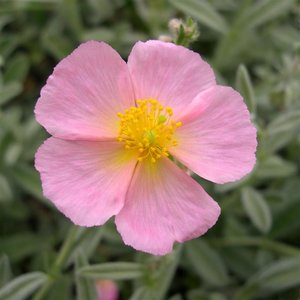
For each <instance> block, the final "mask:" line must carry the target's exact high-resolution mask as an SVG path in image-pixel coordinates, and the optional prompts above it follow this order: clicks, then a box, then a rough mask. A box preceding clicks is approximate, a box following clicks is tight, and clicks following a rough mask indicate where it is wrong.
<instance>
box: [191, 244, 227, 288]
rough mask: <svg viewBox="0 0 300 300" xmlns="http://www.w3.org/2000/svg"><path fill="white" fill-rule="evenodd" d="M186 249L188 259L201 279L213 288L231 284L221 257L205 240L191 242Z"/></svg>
mask: <svg viewBox="0 0 300 300" xmlns="http://www.w3.org/2000/svg"><path fill="white" fill-rule="evenodd" d="M185 249H186V253H187V257H188V259H189V260H190V262H191V264H192V266H193V268H194V270H195V271H196V273H197V274H198V275H199V276H200V277H201V279H203V280H205V281H206V282H207V283H209V284H211V285H213V286H225V285H227V284H228V283H229V282H230V279H229V276H228V273H227V270H226V267H225V264H224V262H223V260H222V258H221V256H220V255H219V254H218V253H217V252H216V251H215V250H214V249H213V248H211V247H210V246H209V245H208V244H207V243H206V242H205V241H204V240H194V241H191V242H189V243H187V245H186V248H185Z"/></svg>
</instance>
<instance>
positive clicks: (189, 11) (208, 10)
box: [169, 0, 228, 33]
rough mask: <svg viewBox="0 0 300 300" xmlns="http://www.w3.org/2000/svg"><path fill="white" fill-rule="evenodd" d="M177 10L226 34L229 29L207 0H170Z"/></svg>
mask: <svg viewBox="0 0 300 300" xmlns="http://www.w3.org/2000/svg"><path fill="white" fill-rule="evenodd" d="M169 1H170V3H171V4H172V5H173V6H175V7H176V8H177V9H179V10H181V11H183V12H184V13H185V14H186V15H188V16H191V17H193V18H195V20H197V21H199V22H200V23H202V24H204V25H206V26H207V27H209V28H211V29H213V30H215V31H217V32H220V33H225V32H226V31H227V29H228V25H227V23H226V20H225V19H223V17H222V15H220V14H219V13H218V12H217V11H216V10H215V8H214V7H213V6H212V5H211V4H210V3H209V2H207V1H206V0H202V1H198V0H185V1H182V0H169Z"/></svg>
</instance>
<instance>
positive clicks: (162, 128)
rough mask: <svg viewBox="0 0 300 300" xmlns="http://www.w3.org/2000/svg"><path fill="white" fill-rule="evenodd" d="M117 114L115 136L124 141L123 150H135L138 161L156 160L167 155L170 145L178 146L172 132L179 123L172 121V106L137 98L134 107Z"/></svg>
mask: <svg viewBox="0 0 300 300" xmlns="http://www.w3.org/2000/svg"><path fill="white" fill-rule="evenodd" d="M117 115H118V117H119V118H120V130H119V135H118V138H117V139H118V141H119V142H121V143H124V144H125V149H128V150H133V151H136V152H137V153H138V160H139V161H142V160H145V159H149V160H150V161H151V162H153V163H155V162H156V161H157V160H158V159H159V158H161V157H162V156H166V157H167V156H169V152H168V150H169V148H170V147H173V146H176V145H177V141H176V139H175V138H174V132H175V129H176V128H178V127H180V126H181V125H182V123H181V122H175V121H174V120H171V117H172V115H173V111H172V109H171V108H170V107H166V108H164V107H163V106H162V105H161V104H160V103H159V102H158V101H157V100H154V99H146V100H137V106H132V107H130V108H129V109H126V110H125V112H124V113H118V114H117Z"/></svg>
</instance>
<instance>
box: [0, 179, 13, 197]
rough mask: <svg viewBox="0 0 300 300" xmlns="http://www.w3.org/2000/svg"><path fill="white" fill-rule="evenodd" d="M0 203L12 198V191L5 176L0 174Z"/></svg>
mask: <svg viewBox="0 0 300 300" xmlns="http://www.w3.org/2000/svg"><path fill="white" fill-rule="evenodd" d="M0 191H1V193H0V203H1V202H7V201H9V200H11V199H12V197H13V192H12V189H11V187H10V184H9V182H8V180H7V178H6V177H4V176H3V175H2V174H0Z"/></svg>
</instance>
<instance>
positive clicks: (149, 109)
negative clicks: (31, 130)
mask: <svg viewBox="0 0 300 300" xmlns="http://www.w3.org/2000/svg"><path fill="white" fill-rule="evenodd" d="M35 113H36V118H37V120H38V122H39V123H40V124H42V125H43V126H44V127H45V128H46V129H47V131H48V132H49V133H50V134H52V135H53V137H50V138H49V139H48V140H46V141H45V142H44V144H43V145H42V146H41V147H40V148H39V150H38V152H37V154H36V168H37V169H38V171H39V172H40V174H41V179H42V185H43V191H44V195H45V196H46V197H47V198H49V199H50V200H51V201H52V202H53V203H54V204H55V205H56V207H57V208H58V209H59V210H60V211H61V212H63V213H64V214H65V215H66V216H67V217H68V218H70V219H71V220H72V221H73V222H74V223H75V224H77V225H81V226H95V225H102V224H104V223H105V222H106V221H107V220H108V219H109V218H111V217H112V216H116V217H115V222H116V225H117V229H118V231H119V232H120V234H121V236H122V238H123V240H124V242H125V243H126V244H127V245H130V246H132V247H134V248H135V249H138V250H141V251H145V252H149V253H152V254H156V255H164V254H166V253H168V252H170V251H171V250H172V247H173V244H174V242H183V241H186V240H189V239H192V238H195V237H198V236H200V235H202V234H204V233H205V232H206V231H207V230H208V229H209V228H211V227H212V226H213V225H214V224H215V223H216V221H217V219H218V217H219V214H220V208H219V206H218V204H217V203H216V202H215V201H214V200H213V199H212V198H211V197H210V196H209V195H208V194H207V193H206V192H205V191H204V190H203V189H202V187H201V186H200V185H199V184H198V183H196V182H195V181H194V180H193V179H192V178H191V177H190V176H188V175H187V174H186V173H185V172H184V171H183V170H182V169H180V168H179V167H178V166H177V165H176V164H175V163H174V159H173V158H175V159H176V160H178V161H179V162H181V163H182V164H183V165H185V166H186V167H187V168H188V169H190V170H192V171H193V172H195V173H197V174H198V175H200V176H202V177H204V178H206V179H208V180H211V181H213V182H216V183H225V182H229V181H234V180H237V179H240V178H241V177H243V176H244V175H246V174H247V173H249V172H250V171H251V170H252V168H253V166H254V164H255V150H256V130H255V128H254V126H253V125H252V124H251V122H250V116H249V112H248V110H247V108H246V105H245V104H244V102H243V99H242V97H241V96H240V95H239V94H238V93H237V92H236V91H234V90H233V89H231V88H229V87H225V86H219V85H217V84H216V81H215V77H214V73H213V71H212V69H211V68H210V66H209V65H208V64H207V63H206V62H205V61H203V60H202V59H201V57H200V56H199V55H198V54H197V53H194V52H193V51H190V50H188V49H186V48H184V47H181V46H176V45H174V44H171V43H165V42H161V41H148V42H145V43H143V42H138V43H137V44H136V45H135V46H134V48H133V50H132V52H131V54H130V56H129V59H128V63H127V64H126V63H125V62H124V61H123V60H122V58H121V57H120V56H119V55H118V53H117V52H115V51H114V50H113V49H112V48H111V47H110V46H109V45H107V44H105V43H102V42H95V41H90V42H87V43H84V44H82V45H80V46H79V47H78V48H77V49H76V50H75V51H74V52H73V53H71V54H70V55H69V56H68V57H66V58H65V59H63V60H62V61H61V62H60V63H59V64H58V65H57V66H56V67H55V69H54V72H53V74H52V75H51V76H50V77H49V79H48V81H47V83H46V85H45V86H44V88H43V89H42V91H41V96H40V98H39V100H38V102H37V105H36V108H35Z"/></svg>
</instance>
